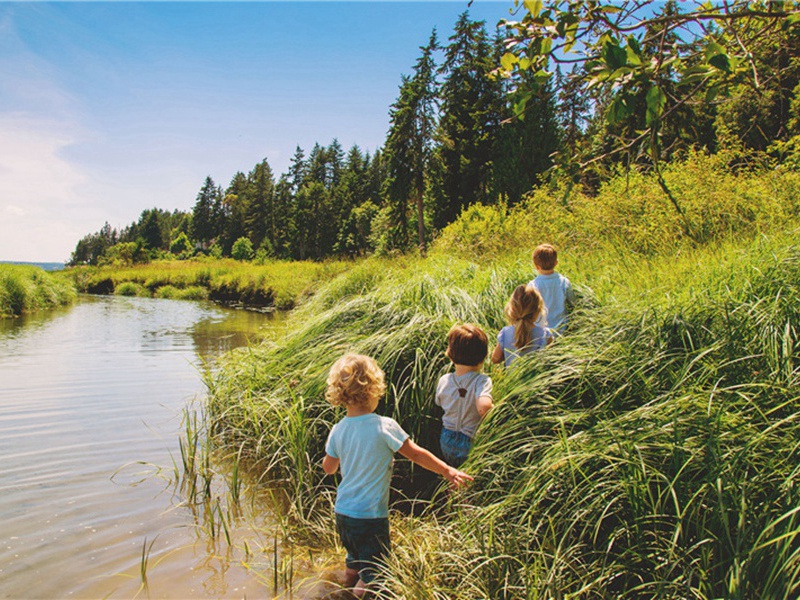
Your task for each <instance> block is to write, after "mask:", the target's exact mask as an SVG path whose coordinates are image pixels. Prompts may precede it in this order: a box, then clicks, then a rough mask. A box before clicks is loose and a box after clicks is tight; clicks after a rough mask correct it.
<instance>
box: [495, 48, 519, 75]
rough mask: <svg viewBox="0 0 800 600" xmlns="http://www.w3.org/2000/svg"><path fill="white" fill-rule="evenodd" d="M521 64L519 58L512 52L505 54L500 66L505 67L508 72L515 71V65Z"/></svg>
mask: <svg viewBox="0 0 800 600" xmlns="http://www.w3.org/2000/svg"><path fill="white" fill-rule="evenodd" d="M518 62H519V58H518V57H517V55H516V54H513V53H511V52H506V53H505V54H503V57H502V58H501V59H500V66H502V67H503V69H504V70H506V71H513V70H514V65H515V64H516V63H518Z"/></svg>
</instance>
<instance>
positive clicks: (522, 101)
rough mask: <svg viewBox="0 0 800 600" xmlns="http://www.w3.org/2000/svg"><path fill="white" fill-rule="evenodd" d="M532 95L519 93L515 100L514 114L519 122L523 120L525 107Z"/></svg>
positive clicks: (526, 92) (527, 92)
mask: <svg viewBox="0 0 800 600" xmlns="http://www.w3.org/2000/svg"><path fill="white" fill-rule="evenodd" d="M532 95H533V94H532V93H531V92H529V91H525V92H520V93H519V95H518V96H517V100H516V101H515V102H514V114H515V115H516V117H517V118H518V119H519V120H524V119H525V107H526V106H527V105H528V101H529V100H530V99H531V96H532Z"/></svg>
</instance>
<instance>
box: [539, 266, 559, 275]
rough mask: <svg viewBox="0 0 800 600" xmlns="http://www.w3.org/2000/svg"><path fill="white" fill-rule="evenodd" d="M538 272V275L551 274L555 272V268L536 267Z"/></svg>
mask: <svg viewBox="0 0 800 600" xmlns="http://www.w3.org/2000/svg"><path fill="white" fill-rule="evenodd" d="M536 270H537V271H538V272H539V275H552V274H553V273H555V272H556V270H555V269H539V268H537V269H536Z"/></svg>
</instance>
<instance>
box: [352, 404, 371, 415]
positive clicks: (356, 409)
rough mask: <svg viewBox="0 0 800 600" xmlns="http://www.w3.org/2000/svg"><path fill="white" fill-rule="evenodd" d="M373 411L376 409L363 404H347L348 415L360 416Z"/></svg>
mask: <svg viewBox="0 0 800 600" xmlns="http://www.w3.org/2000/svg"><path fill="white" fill-rule="evenodd" d="M371 412H375V409H374V408H372V407H370V406H362V405H352V404H348V405H347V416H348V417H360V416H362V415H368V414H369V413H371Z"/></svg>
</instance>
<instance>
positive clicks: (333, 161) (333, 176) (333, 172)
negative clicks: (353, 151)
mask: <svg viewBox="0 0 800 600" xmlns="http://www.w3.org/2000/svg"><path fill="white" fill-rule="evenodd" d="M325 156H326V167H327V169H326V170H327V174H326V176H325V180H326V181H327V182H328V185H329V187H334V186H336V185H337V184H338V183H339V179H340V177H341V175H342V170H343V169H344V149H342V145H341V144H340V143H339V140H337V139H336V138H333V141H332V142H331V144H330V146H328V147H327V149H326V150H325Z"/></svg>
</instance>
